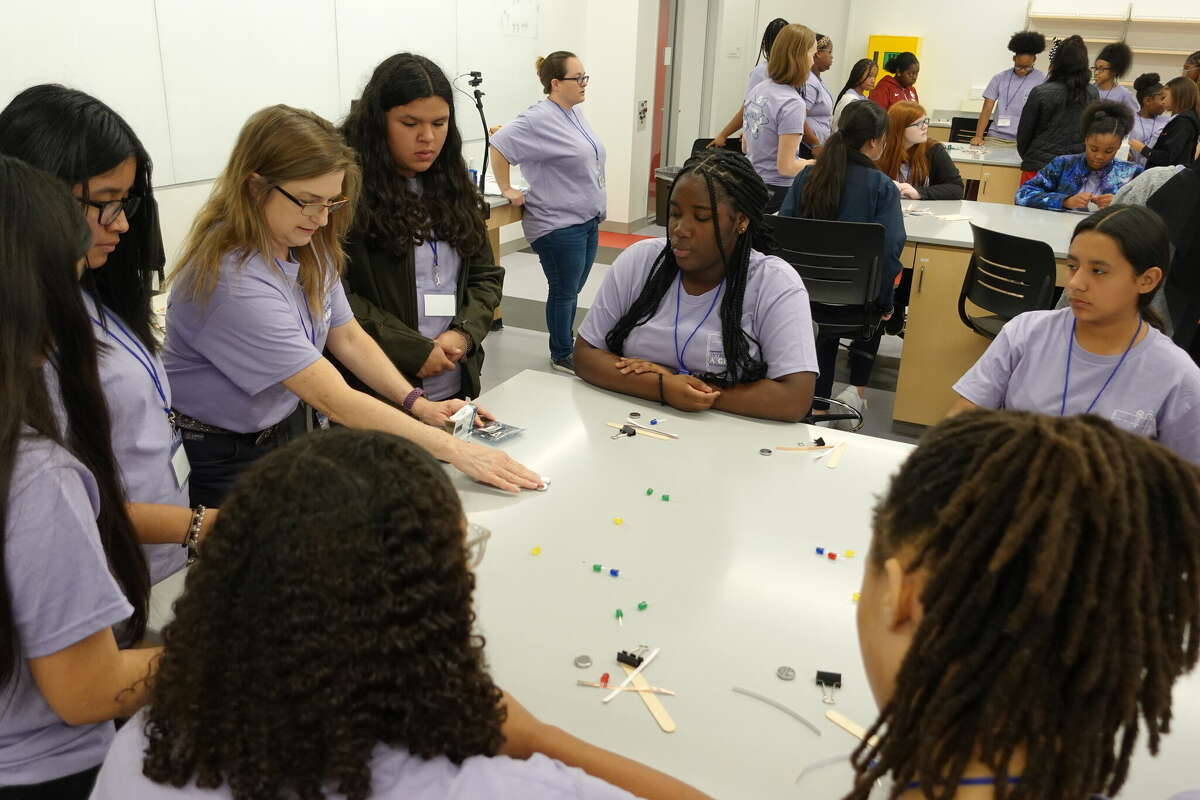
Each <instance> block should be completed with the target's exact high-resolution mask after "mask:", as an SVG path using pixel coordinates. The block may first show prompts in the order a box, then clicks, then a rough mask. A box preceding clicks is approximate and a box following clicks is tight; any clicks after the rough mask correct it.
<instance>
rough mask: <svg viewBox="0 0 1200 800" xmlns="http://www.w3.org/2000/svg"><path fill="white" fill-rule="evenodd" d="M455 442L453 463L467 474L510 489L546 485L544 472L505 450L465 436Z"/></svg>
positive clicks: (516, 489) (451, 459)
mask: <svg viewBox="0 0 1200 800" xmlns="http://www.w3.org/2000/svg"><path fill="white" fill-rule="evenodd" d="M459 402H461V401H459ZM455 442H456V443H457V445H458V446H457V447H456V448H455V451H454V454H453V455H452V456H451V457H450V459H449V461H450V464H451V466H453V467H454V468H456V469H457V470H458V471H459V472H462V473H463V474H464V475H466V476H467V477H470V478H474V479H475V480H477V481H479V482H480V483H486V484H488V485H490V486H495V487H496V488H498V489H503V490H504V491H506V492H518V491H520V490H521V489H537V488H538V487H540V486H541V485H542V478H541V476H540V475H538V474H537V473H536V472H534V471H533V470H531V469H529V467H526V466H525V465H524V464H522V463H521V462H519V461H517V460H516V459H514V458H513V457H512V456H510V455H509V454H508V453H506V452H504V451H503V450H497V449H495V448H493V447H485V446H484V445H481V444H476V443H475V442H467V441H463V440H461V439H456V440H455Z"/></svg>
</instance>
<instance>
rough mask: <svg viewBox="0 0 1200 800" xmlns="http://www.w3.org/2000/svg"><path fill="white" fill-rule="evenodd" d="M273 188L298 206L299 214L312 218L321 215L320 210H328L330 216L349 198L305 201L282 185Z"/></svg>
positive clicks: (346, 203) (348, 202)
mask: <svg viewBox="0 0 1200 800" xmlns="http://www.w3.org/2000/svg"><path fill="white" fill-rule="evenodd" d="M274 188H276V189H278V190H279V193H280V194H281V195H283V196H284V197H286V198H287V199H288V200H291V201H292V202H293V203H295V204H296V205H298V206H300V213H301V214H303V215H304V216H306V217H310V218H312V219H316V218H317V217H319V216H321V212H322V211H328V212H329V214H330V215H331V216H332V215H333V214H335V213H337V212H338V211H340V210H341V209H343V208H345V207H346V206H347V205H349V204H350V201H349V200H334V201H333V202H330V203H306V202H304V201H303V200H301V199H300V198H298V197H294V196H293V195H291V194H289V193H288V191H287V189H284V188H283V187H282V186H279V185H276V186H275V187H274Z"/></svg>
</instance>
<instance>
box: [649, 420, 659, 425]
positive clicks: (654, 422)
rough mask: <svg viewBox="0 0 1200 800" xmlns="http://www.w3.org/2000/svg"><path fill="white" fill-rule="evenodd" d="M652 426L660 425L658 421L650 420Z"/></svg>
mask: <svg viewBox="0 0 1200 800" xmlns="http://www.w3.org/2000/svg"><path fill="white" fill-rule="evenodd" d="M650 424H651V425H657V424H658V420H656V419H652V420H650Z"/></svg>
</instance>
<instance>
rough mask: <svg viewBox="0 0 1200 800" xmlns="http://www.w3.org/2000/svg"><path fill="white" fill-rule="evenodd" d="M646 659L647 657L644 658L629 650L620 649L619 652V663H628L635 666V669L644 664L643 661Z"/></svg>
mask: <svg viewBox="0 0 1200 800" xmlns="http://www.w3.org/2000/svg"><path fill="white" fill-rule="evenodd" d="M645 660H646V659H644V658H642V657H641V656H639V655H637V654H636V653H630V652H629V651H627V650H620V651H618V652H617V663H619V664H628V665H629V666H631V667H633V668H634V669H637V668H638V667H640V666H641V665H642V662H643V661H645Z"/></svg>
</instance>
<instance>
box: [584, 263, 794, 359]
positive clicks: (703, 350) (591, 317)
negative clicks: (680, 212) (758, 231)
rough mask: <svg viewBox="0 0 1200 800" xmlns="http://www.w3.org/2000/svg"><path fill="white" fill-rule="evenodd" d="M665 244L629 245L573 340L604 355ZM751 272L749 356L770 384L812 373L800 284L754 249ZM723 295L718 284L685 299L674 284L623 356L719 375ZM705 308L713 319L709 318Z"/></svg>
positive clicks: (746, 326)
mask: <svg viewBox="0 0 1200 800" xmlns="http://www.w3.org/2000/svg"><path fill="white" fill-rule="evenodd" d="M666 244H667V240H666V239H646V240H644V241H640V242H637V243H635V244H632V245H630V246H629V247H628V248H626V249H625V251H624V252H623V253H621V255H619V256H617V259H616V261H614V262H613V265H612V269H610V270H609V271H608V274H607V275H605V276H604V283H603V284H601V286H600V292H599V293H598V294H597V295H596V300H595V302H594V303H593V304H592V307H591V310H590V311H588V315H587V319H585V320H584V322H583V327H581V328H580V329H579V335H580V336H582V337H583V338H584V340H585V341H587V342H588V343H589V344H591V345H592V346H593V347H598V348H600V349H602V350H607V349H608V345H607V344H606V343H605V341H604V337H606V336H607V335H608V332H609V331H610V330H612V329H613V326H615V325H616V324H617V320H619V319H620V318H621V317H622V316H624V314H625V312H626V311H627V310H629V308H630V306H632V305H633V301H634V300H635V299H637V296H638V295H639V294H641V292H642V287H643V286H645V285H646V278H647V277H649V275H650V269H651V267H653V265H654V260H655V259H656V258H658V254H659V253H661V252H662V249H663V247H665V246H666ZM749 270H750V271H749V275H748V276H747V279H746V293H745V300H744V304H743V306H742V330H744V331H746V332H747V333H749V334H750V335H751V336H752V337H754V339H757V340H758V343H759V346H755V344H754V342H753V341H751V342H750V354H751V356H753V357H755V358H762V359H763V360H764V361H766V363H767V377H768V378H770V379H775V378H781V377H783V376H784V375H791V374H792V373H795V372H813V373H815V372H817V371H818V370H817V352H816V345H815V342H814V340H813V328H812V314H811V311H810V308H809V301H808V291H807V290H805V288H804V282H803V281H802V280H800V276H799V275H798V274H796V270H795V269H793V268H792V266H791V265H790V264H788V263H787V262H786V261H784V260H783V259H781V258H776V257H775V256H767V255H763V254H762V253H760V252H758V251H757V250H751V251H750V268H749ZM724 290H725V286H724V284H722V285H721V286H718V287H717V288H715V289H711V290H710V291H707V292H705V293H704V294H701V295H690V294H688V293H687V292H686V291H683V289H682V288H681V287H680V284H679V281H678V279H677V280H676V281H675V282H674V283H672V284H671V288H670V289H669V290H668V291H667V294H666V295H665V296H664V297H663V299H662V302H661V303H660V304H659V306H658V310H657V311H655V312H654V316H652V317H651V318H650V319H649V320H647V321H646V322H644V323H643V324H641V325H638V326H637V327H635V328H634V329H633V330H632V331H630V332H629V336H628V338H626V339H625V347H624V350H625V354H626V355H627V356H630V357H634V358H644V359H646V360H648V361H653V362H655V363H657V364H662V365H664V366H667V367H670V368H671V369H680V367H681V366H682V367H684V368H686V369H687V371H688V372H691V373H701V372H713V373H721V372H724V371H725V345H724V342H723V340H722V338H721V300H722V298H723V295H721V296H720V297H719V296H718V293H719V292H724ZM676 297H678V298H679V324H678V326H676V323H675V300H676ZM714 300H715V305H714ZM710 308H711V309H712V312H711V313H708V312H709V309H710ZM706 315H707V316H706ZM677 330H678V333H676V331H677ZM693 331H695V333H694V335H693ZM676 341H678V343H679V348H680V349H681V350H682V351H683V364H682V365H681V364H680V363H679V358H678V356H677V355H676V352H675V343H676ZM685 343H686V344H685ZM760 347H761V354H760Z"/></svg>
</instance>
